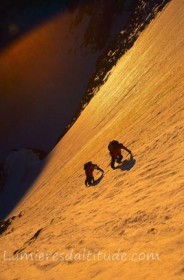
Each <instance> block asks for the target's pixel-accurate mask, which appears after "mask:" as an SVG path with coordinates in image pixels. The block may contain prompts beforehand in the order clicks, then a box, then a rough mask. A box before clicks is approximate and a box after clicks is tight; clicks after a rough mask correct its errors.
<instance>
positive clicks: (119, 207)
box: [0, 0, 184, 280]
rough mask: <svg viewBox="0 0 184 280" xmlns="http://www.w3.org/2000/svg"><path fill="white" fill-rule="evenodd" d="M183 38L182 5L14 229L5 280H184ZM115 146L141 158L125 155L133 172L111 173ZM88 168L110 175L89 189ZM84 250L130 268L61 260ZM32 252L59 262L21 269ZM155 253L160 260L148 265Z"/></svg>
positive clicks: (98, 106) (123, 63) (81, 126)
mask: <svg viewBox="0 0 184 280" xmlns="http://www.w3.org/2000/svg"><path fill="white" fill-rule="evenodd" d="M183 30H184V3H183V1H179V0H173V1H172V2H171V3H170V4H169V5H168V6H167V7H166V8H165V9H164V11H163V12H162V13H160V14H159V15H158V16H157V18H156V19H155V20H154V21H153V22H152V23H151V24H150V26H149V27H148V28H147V29H146V30H145V31H144V32H143V33H142V34H141V36H140V37H139V39H138V40H137V41H136V43H135V45H134V46H133V48H132V49H131V50H130V51H128V52H127V53H126V55H125V56H124V57H123V58H122V59H121V60H120V61H119V63H118V64H117V66H116V67H115V68H114V70H113V73H112V75H111V77H110V78H109V80H108V81H107V82H106V84H105V85H104V86H103V87H102V88H101V90H100V91H99V92H98V94H97V95H96V96H95V97H94V98H93V100H92V101H91V102H90V104H89V105H88V106H87V107H86V109H85V110H84V111H83V113H82V114H81V116H80V118H79V119H78V120H77V122H76V123H75V124H74V126H73V127H72V128H71V129H70V131H69V132H68V133H67V134H66V135H65V137H64V138H63V139H62V140H61V141H60V143H59V144H58V145H57V146H56V148H55V149H54V150H53V151H52V153H51V154H50V156H49V157H48V159H47V165H46V167H45V169H44V170H43V172H42V174H41V175H40V177H39V178H38V179H37V181H36V183H35V184H34V185H33V187H32V189H31V190H30V191H29V193H27V195H26V196H25V197H24V199H23V201H22V202H21V203H20V204H19V205H18V206H17V208H16V209H15V210H14V211H13V213H12V215H15V217H14V218H13V220H11V221H10V225H8V226H6V225H4V230H3V233H2V235H1V238H0V246H1V268H0V276H1V278H2V279H5V280H6V279H8V280H9V279H24V280H25V279H26V280H27V279H38V278H39V279H48V280H50V279H61V278H62V279H65V280H68V279H80V280H83V279H85V280H86V279H99V280H103V279H107V280H110V279H113V280H114V279H126V280H132V279H136V280H143V279H148V280H155V279H163V280H166V279H167V280H174V279H183V275H184V259H183V240H184V238H183V237H184V236H183V219H182V218H183V215H182V214H183V188H184V184H183V182H184V173H183V164H184V159H183V156H182V151H183V149H184V142H183V130H184V128H183V122H184V106H183V105H184V96H183V76H184V69H183V64H184V36H183ZM113 138H116V139H119V140H121V141H122V142H123V143H124V144H125V145H126V146H127V147H128V148H130V149H131V150H132V152H133V155H134V158H132V159H129V157H128V155H127V154H126V153H124V159H125V160H126V161H125V162H124V164H123V167H122V169H123V170H121V169H117V170H111V169H110V167H109V160H110V159H109V155H108V151H107V144H108V142H109V141H110V140H111V139H113ZM88 160H93V161H94V162H96V163H98V164H99V165H100V167H102V168H103V169H104V170H105V176H104V178H102V179H101V181H100V183H99V184H97V185H96V186H95V187H90V188H86V187H85V186H84V172H83V163H84V162H86V161H88ZM95 175H96V177H97V178H99V176H100V174H98V173H97V174H95ZM20 212H21V214H20V215H19V213H20ZM84 250H87V251H89V252H90V253H91V254H92V256H93V257H94V256H95V255H97V254H98V252H99V251H101V252H102V254H108V253H109V254H110V255H111V256H112V255H113V253H117V252H118V250H120V251H121V252H124V253H126V254H127V255H126V258H124V259H123V261H120V260H111V261H109V260H105V259H104V258H103V257H102V256H101V257H102V258H101V259H100V261H98V260H97V259H95V260H92V259H90V260H86V259H85V258H84V259H82V257H81V259H80V260H79V255H78V260H77V259H76V260H74V259H73V258H72V257H65V260H63V261H61V260H59V259H58V258H57V255H55V259H54V257H53V258H51V255H52V254H54V253H59V254H61V253H63V254H64V255H65V254H66V253H69V254H73V252H80V253H81V254H82V253H83V252H84ZM3 252H5V255H4V256H3ZM26 252H27V253H32V254H33V256H35V254H36V253H37V255H38V254H39V253H40V254H41V253H42V254H43V255H42V256H41V257H40V258H41V259H43V258H44V256H45V255H46V254H47V256H50V257H47V259H45V260H42V261H38V259H35V258H34V259H33V260H25V259H24V260H22V261H21V260H18V259H17V260H16V258H18V257H17V256H18V253H19V254H20V253H26ZM13 253H14V254H13ZM150 253H152V254H153V255H152V256H153V258H154V259H152V260H148V259H147V260H146V258H147V254H150ZM49 254H50V255H49ZM141 254H142V255H141ZM12 256H13V257H14V260H12V259H11V258H12ZM62 256H63V255H62ZM65 256H66V255H65ZM7 257H9V258H10V259H9V260H7ZM3 258H4V260H3Z"/></svg>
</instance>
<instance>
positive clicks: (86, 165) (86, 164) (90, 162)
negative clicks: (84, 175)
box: [84, 161, 92, 170]
mask: <svg viewBox="0 0 184 280" xmlns="http://www.w3.org/2000/svg"><path fill="white" fill-rule="evenodd" d="M91 165H92V161H88V162H86V163H85V164H84V170H86V169H87V168H88V167H89V166H91Z"/></svg>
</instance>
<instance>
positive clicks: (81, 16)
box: [0, 1, 134, 152]
mask: <svg viewBox="0 0 184 280" xmlns="http://www.w3.org/2000/svg"><path fill="white" fill-rule="evenodd" d="M84 2H85V1H84ZM130 2H131V3H134V1H130ZM82 3H83V1H82ZM86 3H89V4H87V5H85V4H81V6H78V8H77V9H74V10H70V11H66V12H65V13H63V12H61V13H59V14H57V15H55V16H54V17H53V18H52V19H51V20H49V21H48V22H45V23H42V25H41V26H39V27H37V28H35V30H33V31H31V32H30V33H29V34H26V35H25V36H24V37H23V38H21V39H20V40H19V41H17V42H15V43H14V44H13V45H12V46H11V47H10V48H9V49H7V50H5V51H3V52H1V54H0V119H1V120H3V122H2V123H1V126H0V134H1V138H0V151H2V152H3V151H8V150H10V149H14V148H18V149H20V148H23V147H36V148H39V149H42V150H46V151H49V150H50V149H51V148H53V147H54V144H55V143H56V141H57V139H58V137H59V135H60V134H61V133H62V131H63V129H64V127H65V126H66V125H67V124H69V122H70V120H71V118H72V117H73V115H74V113H75V111H76V109H77V106H78V105H79V102H80V100H81V97H82V95H83V93H84V90H85V88H86V85H87V81H88V79H89V77H90V76H91V74H92V73H93V72H94V69H95V64H96V59H97V57H98V56H99V55H100V54H101V52H102V51H103V49H104V47H105V46H106V45H107V43H108V40H109V38H110V37H111V36H113V35H114V34H115V33H116V32H117V31H118V30H119V29H120V22H121V25H122V24H124V22H125V20H126V18H127V17H128V16H129V15H130V13H131V7H129V5H128V4H126V1H125V2H124V1H121V3H124V5H123V6H122V4H121V5H120V8H119V9H118V8H117V4H114V5H112V1H100V3H99V1H89V2H88V1H87V2H86ZM112 7H114V9H112ZM25 13H26V11H23V14H25ZM23 18H25V15H24V16H23ZM19 20H20V19H19Z"/></svg>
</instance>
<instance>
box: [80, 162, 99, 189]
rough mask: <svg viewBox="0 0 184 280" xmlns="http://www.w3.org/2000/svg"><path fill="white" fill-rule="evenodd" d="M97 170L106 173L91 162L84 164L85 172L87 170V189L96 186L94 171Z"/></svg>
mask: <svg viewBox="0 0 184 280" xmlns="http://www.w3.org/2000/svg"><path fill="white" fill-rule="evenodd" d="M95 169H96V170H99V171H101V172H102V173H104V171H103V170H102V169H101V168H100V167H99V166H98V165H97V164H94V163H92V162H91V161H89V162H87V163H85V164H84V170H85V174H86V180H85V185H86V187H87V186H90V185H92V184H94V182H95V179H94V176H93V171H94V170H95Z"/></svg>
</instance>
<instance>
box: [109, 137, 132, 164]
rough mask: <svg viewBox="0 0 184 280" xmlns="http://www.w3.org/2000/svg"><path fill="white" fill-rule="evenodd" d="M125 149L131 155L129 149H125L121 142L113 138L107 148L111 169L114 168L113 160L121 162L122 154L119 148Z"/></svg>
mask: <svg viewBox="0 0 184 280" xmlns="http://www.w3.org/2000/svg"><path fill="white" fill-rule="evenodd" d="M122 149H123V150H125V151H127V152H128V153H129V154H130V155H132V153H131V151H130V150H129V149H127V148H126V147H125V146H124V145H123V144H122V143H119V142H118V141H117V140H113V141H111V142H110V143H109V145H108V150H109V152H110V156H111V167H112V169H115V166H114V164H115V162H117V163H119V164H120V163H121V162H122V159H123V156H122V154H121V150H122Z"/></svg>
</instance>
